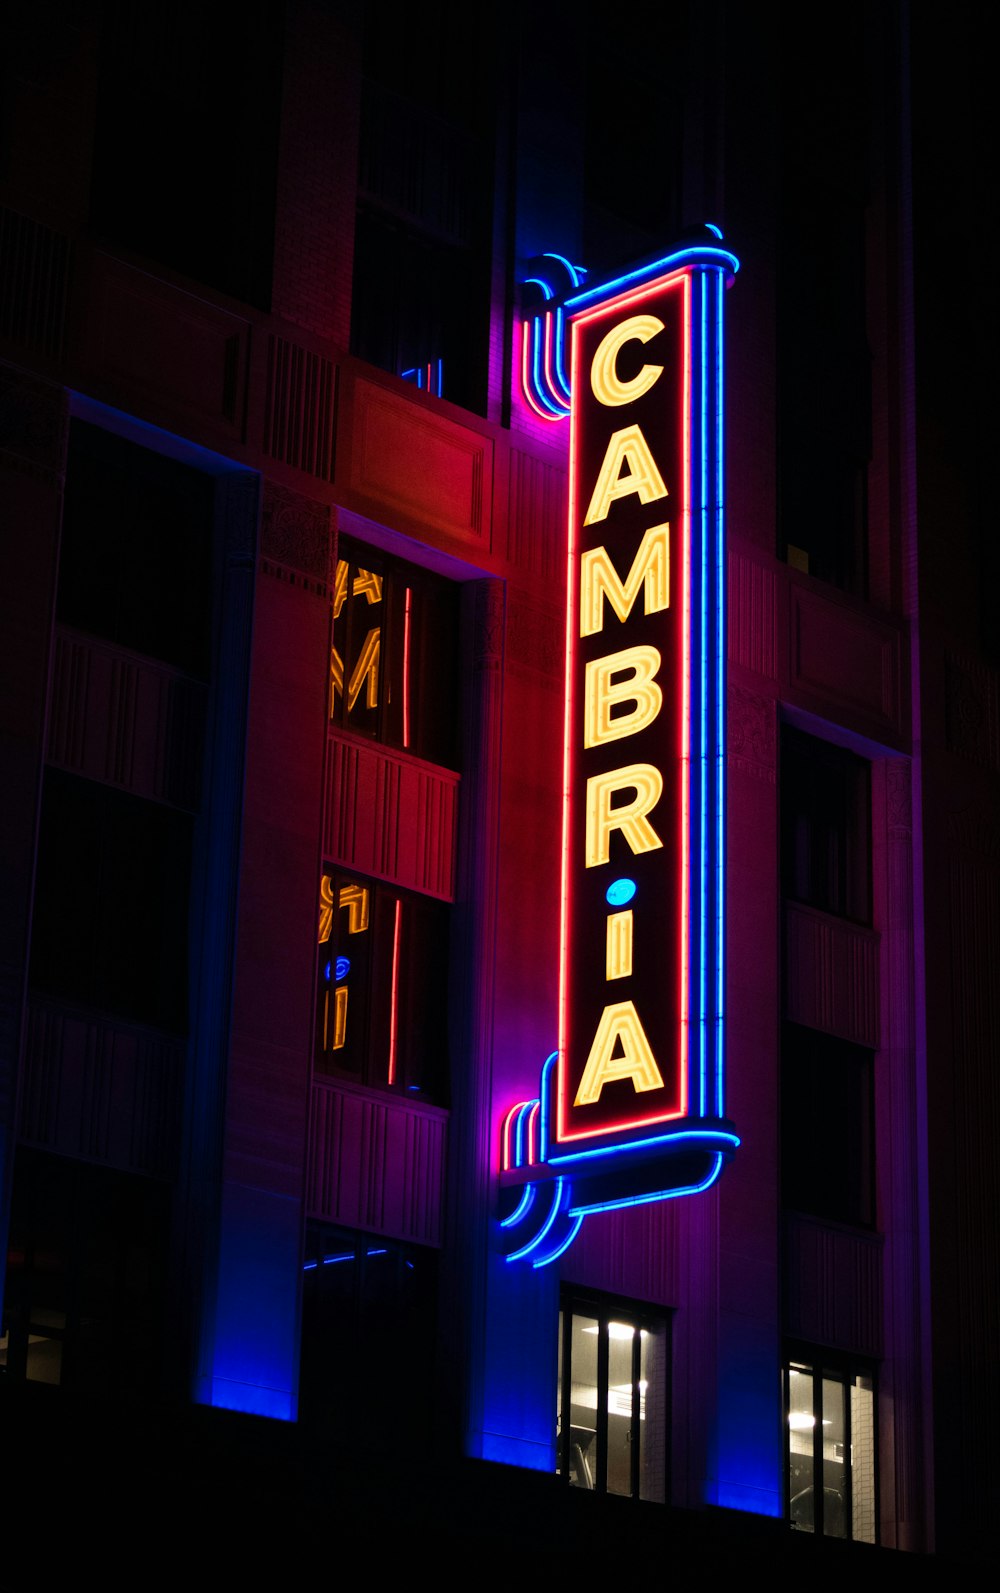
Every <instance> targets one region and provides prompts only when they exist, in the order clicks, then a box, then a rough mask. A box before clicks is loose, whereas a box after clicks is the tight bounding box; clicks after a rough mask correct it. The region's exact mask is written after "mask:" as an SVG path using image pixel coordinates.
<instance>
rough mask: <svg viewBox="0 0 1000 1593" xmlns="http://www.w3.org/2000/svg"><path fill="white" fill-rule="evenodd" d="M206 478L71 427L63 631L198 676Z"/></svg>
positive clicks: (207, 604) (206, 627)
mask: <svg viewBox="0 0 1000 1593" xmlns="http://www.w3.org/2000/svg"><path fill="white" fill-rule="evenodd" d="M213 494H214V482H213V481H212V478H211V477H210V476H207V475H205V474H204V473H203V472H202V471H199V470H193V469H191V468H190V467H189V466H187V465H182V464H178V463H177V461H176V460H173V459H167V458H165V457H164V456H163V455H162V454H157V453H153V452H152V451H151V450H150V449H148V448H140V447H137V446H136V445H135V444H134V443H130V442H126V441H125V440H124V439H123V438H121V437H115V436H113V435H112V434H111V433H110V432H105V431H102V430H101V429H100V428H99V427H97V426H88V425H86V424H85V423H84V422H82V421H74V422H73V424H72V426H71V427H70V442H69V458H68V461H67V469H66V498H65V506H64V510H63V525H62V538H61V544H60V552H59V588H58V596H57V614H58V618H59V619H60V620H61V621H62V623H63V624H64V625H70V626H73V627H74V628H75V629H77V630H81V631H87V632H89V633H90V634H91V635H92V636H100V637H103V638H104V639H105V640H106V641H110V642H116V643H118V644H119V645H120V646H121V647H128V648H131V649H132V650H133V651H134V652H137V653H145V654H147V655H148V656H149V657H150V658H157V659H160V660H162V661H163V662H164V663H168V664H173V665H175V666H176V667H177V668H179V669H183V670H186V671H187V672H188V673H189V674H192V675H198V676H200V677H201V678H202V679H204V678H205V677H206V676H207V675H208V671H209V661H210V645H211V619H212V615H211V593H212V521H213V503H214V497H213Z"/></svg>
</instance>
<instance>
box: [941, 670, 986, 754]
mask: <svg viewBox="0 0 1000 1593" xmlns="http://www.w3.org/2000/svg"><path fill="white" fill-rule="evenodd" d="M945 692H946V696H945V703H946V709H945V711H946V727H947V728H946V733H947V740H948V748H949V750H950V751H951V752H957V753H958V754H959V756H960V757H963V758H968V759H970V760H971V762H973V763H978V764H981V765H982V767H983V768H984V769H992V770H994V771H995V770H998V769H1000V679H998V676H997V672H996V670H995V669H991V668H990V667H989V665H988V664H984V663H983V662H982V661H981V660H980V659H977V658H963V657H961V656H960V655H959V654H957V653H950V652H949V653H946V654H945Z"/></svg>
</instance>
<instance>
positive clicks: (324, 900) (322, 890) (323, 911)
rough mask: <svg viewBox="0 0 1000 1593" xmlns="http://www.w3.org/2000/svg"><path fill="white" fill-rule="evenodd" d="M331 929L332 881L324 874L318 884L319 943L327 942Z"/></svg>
mask: <svg viewBox="0 0 1000 1593" xmlns="http://www.w3.org/2000/svg"><path fill="white" fill-rule="evenodd" d="M332 928H333V881H332V880H331V878H330V876H329V874H324V875H323V877H322V879H321V880H320V882H319V943H320V945H321V946H322V944H323V942H324V940H329V938H330V930H331V929H332Z"/></svg>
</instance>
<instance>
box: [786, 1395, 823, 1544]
mask: <svg viewBox="0 0 1000 1593" xmlns="http://www.w3.org/2000/svg"><path fill="white" fill-rule="evenodd" d="M815 1426H816V1418H815V1415H814V1414H813V1375H812V1371H811V1370H810V1369H809V1368H808V1367H794V1366H793V1367H792V1368H791V1370H790V1371H789V1374H788V1501H789V1502H788V1516H789V1520H790V1521H791V1523H792V1526H793V1527H798V1528H799V1530H800V1531H803V1532H812V1531H813V1530H814V1516H815V1498H814V1484H813V1442H814V1430H815Z"/></svg>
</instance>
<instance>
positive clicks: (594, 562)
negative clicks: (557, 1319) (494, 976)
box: [502, 241, 739, 1265]
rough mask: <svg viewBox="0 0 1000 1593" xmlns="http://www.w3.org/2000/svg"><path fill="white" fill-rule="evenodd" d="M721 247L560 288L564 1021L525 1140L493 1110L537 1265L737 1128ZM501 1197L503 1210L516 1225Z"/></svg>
mask: <svg viewBox="0 0 1000 1593" xmlns="http://www.w3.org/2000/svg"><path fill="white" fill-rule="evenodd" d="M736 269H737V262H736V260H735V258H734V256H732V255H731V254H729V253H728V251H726V250H724V249H722V248H718V247H716V246H715V244H714V241H713V244H712V245H706V246H703V247H692V248H687V249H682V250H679V251H677V252H676V253H675V254H673V255H670V256H667V257H666V258H665V259H663V260H659V261H657V262H655V263H654V264H652V265H650V266H648V267H645V268H642V269H640V270H638V271H635V272H633V273H630V274H629V275H628V276H625V277H622V278H619V279H617V280H616V281H614V282H612V283H609V284H605V285H603V286H601V287H594V288H587V289H585V290H583V291H578V292H576V293H574V294H573V295H572V296H570V297H567V298H566V299H565V300H564V302H563V304H562V305H561V306H560V308H561V309H562V311H563V314H564V318H565V323H566V326H567V329H568V336H569V341H570V387H571V394H572V397H571V405H570V458H569V525H568V538H567V552H568V565H567V615H566V718H565V746H564V791H563V804H564V807H563V856H562V928H561V953H560V993H559V1043H558V1049H557V1051H556V1052H555V1053H554V1054H553V1057H552V1058H550V1060H549V1062H548V1063H547V1064H546V1066H545V1068H543V1071H542V1083H541V1088H540V1091H539V1103H540V1108H539V1114H538V1130H539V1132H538V1135H537V1140H538V1148H537V1153H536V1152H535V1151H534V1149H533V1147H532V1146H530V1145H529V1147H528V1151H527V1153H526V1154H525V1153H524V1150H523V1143H522V1136H520V1135H515V1136H513V1139H514V1147H515V1153H514V1157H513V1161H512V1159H511V1154H510V1140H511V1137H512V1136H510V1135H509V1134H508V1136H507V1149H506V1151H505V1153H504V1154H505V1156H506V1160H505V1168H506V1172H505V1174H504V1177H505V1179H506V1180H507V1183H506V1184H505V1185H504V1188H505V1189H507V1188H509V1190H510V1195H509V1197H508V1201H507V1204H509V1202H510V1200H513V1198H514V1195H515V1194H517V1198H518V1202H521V1200H522V1192H523V1186H524V1184H525V1182H526V1181H529V1180H532V1179H534V1180H535V1181H537V1182H538V1183H539V1185H541V1184H542V1183H543V1182H545V1181H546V1180H548V1181H550V1193H549V1196H548V1197H547V1198H546V1199H544V1200H543V1201H542V1202H541V1203H539V1202H538V1201H534V1202H528V1204H527V1206H526V1207H525V1213H524V1216H525V1220H527V1213H528V1209H529V1208H531V1209H535V1208H538V1207H539V1205H540V1207H541V1212H542V1213H543V1214H548V1215H547V1219H546V1220H547V1224H548V1226H547V1227H546V1229H545V1232H546V1238H545V1241H544V1243H542V1242H541V1241H540V1240H536V1241H535V1242H534V1244H533V1243H532V1242H531V1241H529V1242H528V1243H527V1244H525V1236H524V1234H523V1233H517V1234H516V1235H515V1234H512V1236H511V1237H512V1241H513V1239H514V1238H516V1239H517V1241H518V1248H517V1249H516V1250H515V1251H514V1253H513V1255H511V1256H509V1259H514V1258H515V1256H516V1257H520V1256H521V1255H528V1254H531V1255H532V1259H533V1260H534V1263H535V1264H536V1265H539V1264H544V1262H545V1261H546V1260H552V1259H554V1256H555V1254H558V1253H561V1250H562V1249H564V1248H565V1244H566V1243H568V1242H569V1240H570V1239H571V1238H572V1236H573V1233H575V1231H576V1228H575V1227H572V1224H573V1223H574V1222H575V1224H576V1227H578V1226H579V1222H580V1221H581V1220H582V1217H583V1216H584V1215H585V1214H586V1213H587V1212H588V1211H595V1210H600V1209H607V1208H608V1207H611V1206H619V1205H625V1204H630V1203H634V1202H636V1201H646V1200H655V1199H665V1198H669V1197H670V1196H673V1195H678V1194H686V1193H694V1192H696V1191H699V1190H701V1189H704V1188H707V1187H708V1185H709V1184H710V1183H712V1182H713V1181H714V1179H715V1178H716V1177H717V1176H718V1173H719V1171H720V1170H721V1167H722V1165H723V1161H724V1159H725V1157H726V1156H727V1155H729V1154H731V1152H732V1151H733V1149H734V1148H735V1146H736V1145H737V1144H738V1143H739V1142H738V1139H737V1136H736V1134H735V1133H734V1132H733V1130H732V1125H731V1124H730V1123H728V1122H727V1121H726V1119H725V1115H724V1113H725V1099H724V1086H725V1071H724V1063H725V1047H724V990H725V966H724V953H725V934H724V925H725V706H726V694H725V579H726V569H725V539H724V503H723V481H724V473H723V441H724V439H723V392H724V373H723V297H724V289H725V285H726V281H727V279H730V278H731V277H732V275H733V274H734V273H735V271H736ZM514 1121H517V1122H520V1118H517V1119H514ZM557 1172H558V1177H557V1178H556V1179H555V1182H556V1184H558V1185H559V1189H558V1192H557V1191H556V1190H555V1188H554V1187H552V1185H551V1180H552V1179H553V1177H554V1175H556V1173H557ZM570 1180H572V1183H571V1184H570V1182H569V1181H570ZM502 1204H503V1202H502ZM515 1209H516V1207H515V1206H511V1207H510V1212H512V1211H514V1210H515ZM510 1212H508V1213H507V1215H506V1216H504V1215H503V1214H502V1222H503V1224H504V1226H505V1227H507V1226H510V1227H511V1228H515V1229H516V1228H518V1227H523V1226H524V1224H523V1222H515V1220H514V1217H513V1216H512V1215H510ZM557 1216H559V1217H560V1219H561V1220H559V1221H557V1220H556V1218H557ZM533 1220H535V1221H540V1218H535V1219H533ZM571 1227H572V1232H570V1228H571ZM567 1235H568V1237H567ZM550 1252H551V1253H550Z"/></svg>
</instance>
